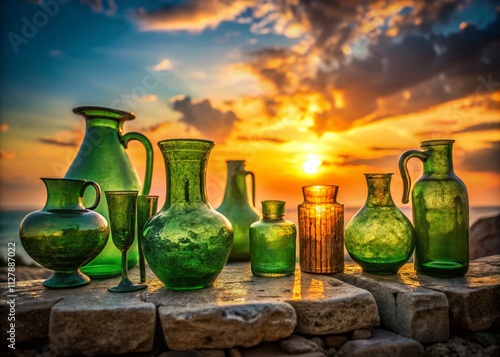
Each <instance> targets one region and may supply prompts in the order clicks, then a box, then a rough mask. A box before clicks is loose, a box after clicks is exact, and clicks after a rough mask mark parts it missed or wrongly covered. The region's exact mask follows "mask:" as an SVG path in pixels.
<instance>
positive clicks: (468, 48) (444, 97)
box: [249, 0, 500, 134]
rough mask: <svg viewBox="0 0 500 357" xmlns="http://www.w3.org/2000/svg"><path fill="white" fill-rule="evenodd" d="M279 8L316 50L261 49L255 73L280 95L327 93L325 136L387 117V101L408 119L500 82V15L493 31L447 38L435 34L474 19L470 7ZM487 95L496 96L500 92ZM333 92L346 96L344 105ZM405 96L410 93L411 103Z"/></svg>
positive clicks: (312, 4) (321, 127) (347, 4)
mask: <svg viewBox="0 0 500 357" xmlns="http://www.w3.org/2000/svg"><path fill="white" fill-rule="evenodd" d="M486 3H488V2H486ZM279 4H280V7H279V8H280V10H281V13H282V16H283V17H287V19H288V21H289V23H293V22H295V23H297V24H300V25H301V26H302V27H303V28H304V31H306V32H307V33H308V34H309V35H310V36H312V38H313V41H314V42H313V44H312V46H310V48H309V49H308V50H307V51H305V52H303V53H301V54H299V53H295V52H293V51H292V50H288V49H277V48H264V49H261V50H259V51H257V52H254V53H252V54H251V57H250V61H249V65H250V67H251V68H252V69H253V71H254V73H256V74H258V75H259V76H260V77H261V78H262V79H264V80H266V81H267V82H270V83H273V85H274V87H275V88H276V89H277V90H278V92H279V93H287V94H290V95H294V94H295V93H298V92H307V91H316V92H319V93H321V94H322V95H323V98H324V100H325V101H327V102H329V103H330V105H329V106H328V107H329V109H326V110H322V111H320V112H318V113H317V114H316V117H315V126H314V129H315V131H316V132H318V133H319V134H321V133H323V132H325V131H340V130H346V129H349V128H350V127H351V126H352V125H353V123H354V122H355V121H356V120H358V119H361V118H364V117H366V116H369V115H373V114H374V113H375V112H376V111H377V110H378V109H380V100H381V99H387V100H388V101H389V106H390V107H391V108H392V110H391V113H390V114H392V115H400V114H406V113H409V112H414V111H418V110H424V109H427V108H429V107H430V106H432V105H437V104H440V103H443V102H447V101H450V100H453V99H457V98H461V97H464V96H467V95H471V94H485V92H486V91H485V90H483V91H482V93H476V92H477V91H478V88H479V89H481V87H479V86H480V84H481V81H480V78H481V76H483V77H484V78H486V76H493V77H494V78H500V13H497V15H496V17H495V18H494V19H493V20H492V21H491V22H490V23H489V24H487V25H486V26H481V27H479V26H476V25H474V24H473V21H472V20H473V18H471V20H470V21H467V19H465V20H464V21H465V22H466V23H467V26H465V25H464V26H461V29H459V28H458V27H457V28H456V29H455V30H452V31H450V29H451V28H449V29H448V30H447V32H446V33H437V32H436V31H435V29H434V28H433V26H435V25H436V24H440V25H441V26H442V28H444V27H445V26H446V25H447V23H448V21H450V19H451V18H453V17H454V16H453V15H456V14H457V12H458V11H462V12H461V13H460V16H461V17H466V16H467V14H468V13H472V11H470V10H467V9H465V8H466V7H467V6H469V3H467V2H465V1H453V2H450V1H419V2H417V1H416V2H414V4H413V5H412V7H406V8H400V7H398V6H397V5H398V2H397V1H389V0H387V1H385V7H384V8H381V7H380V3H379V2H370V1H347V0H337V1H320V0H307V1H306V0H302V1H298V2H293V3H292V2H287V1H283V2H280V3H279ZM491 4H492V5H491V8H492V10H493V11H495V6H494V2H491ZM398 8H400V10H399V11H396V12H392V13H391V12H390V11H391V10H385V9H398ZM464 9H465V10H464ZM374 14H375V15H374ZM376 16H379V18H378V19H377V18H376V19H373V18H374V17H376ZM361 28H364V30H363V31H360V29H361ZM392 30H395V31H396V33H397V35H394V34H391V33H390V31H392ZM363 43H364V44H363ZM311 53H314V54H315V55H317V56H319V57H320V58H321V60H322V65H321V66H320V68H319V70H318V72H317V74H316V75H315V76H311V75H308V74H307V73H306V72H304V70H303V68H304V66H305V64H306V63H307V58H308V57H309V56H310V54H311ZM353 53H354V54H353ZM497 81H498V80H497ZM486 89H487V90H488V91H489V92H493V91H496V90H499V89H500V85H496V86H490V87H489V88H486ZM334 91H341V92H342V100H341V102H339V99H338V97H336V96H334V95H332V93H333V92H334ZM403 91H407V92H408V98H407V99H406V100H403V99H402V97H401V93H402V92H403ZM386 114H389V113H386ZM380 118H383V116H381V117H380Z"/></svg>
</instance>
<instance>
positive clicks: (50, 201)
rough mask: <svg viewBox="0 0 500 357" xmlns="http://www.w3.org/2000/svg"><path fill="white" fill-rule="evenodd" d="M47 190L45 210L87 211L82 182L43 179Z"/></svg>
mask: <svg viewBox="0 0 500 357" xmlns="http://www.w3.org/2000/svg"><path fill="white" fill-rule="evenodd" d="M42 180H43V182H44V183H45V187H46V188H47V200H46V202H45V206H44V207H43V210H46V211H49V210H68V211H69V210H85V207H84V206H83V198H82V196H81V190H82V187H83V182H84V181H81V180H70V179H42Z"/></svg>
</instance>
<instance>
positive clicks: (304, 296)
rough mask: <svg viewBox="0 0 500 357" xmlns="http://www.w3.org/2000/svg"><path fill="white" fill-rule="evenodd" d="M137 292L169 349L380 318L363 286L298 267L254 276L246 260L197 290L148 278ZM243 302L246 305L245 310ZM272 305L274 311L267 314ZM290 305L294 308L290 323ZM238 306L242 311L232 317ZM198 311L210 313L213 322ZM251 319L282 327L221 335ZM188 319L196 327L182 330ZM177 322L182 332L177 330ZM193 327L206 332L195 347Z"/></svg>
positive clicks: (326, 329) (251, 341)
mask: <svg viewBox="0 0 500 357" xmlns="http://www.w3.org/2000/svg"><path fill="white" fill-rule="evenodd" d="M148 283H149V282H148ZM143 298H144V300H145V301H148V302H153V303H154V304H155V305H157V306H158V311H159V316H160V320H161V322H162V328H163V333H164V336H165V339H166V341H167V344H168V345H169V347H170V348H172V349H187V348H206V347H207V343H208V344H210V348H229V347H233V346H244V347H250V346H253V345H256V344H258V343H260V342H262V341H273V340H276V339H278V338H283V337H287V336H289V335H290V334H291V333H292V332H293V330H294V329H295V331H297V332H301V333H311V334H332V333H341V332H346V331H352V330H354V329H357V328H366V327H372V326H377V325H378V324H379V323H380V320H379V317H378V313H377V306H376V303H375V300H374V299H373V297H372V296H371V294H370V293H369V292H367V291H366V290H363V289H360V288H356V287H354V286H351V285H349V284H346V283H343V282H341V281H340V280H337V279H334V278H332V277H328V276H317V275H311V274H305V273H301V272H300V270H299V269H296V271H295V275H292V276H287V277H280V278H263V277H257V276H253V275H252V273H251V270H250V264H249V263H242V264H231V265H228V266H226V267H225V268H224V270H223V271H222V273H221V275H220V276H219V277H218V278H217V280H216V281H215V283H214V286H213V287H210V288H206V289H203V290H194V291H171V290H168V289H166V288H165V287H164V286H163V284H161V282H159V281H158V280H157V279H153V280H152V281H151V283H149V287H148V290H147V291H146V292H145V293H144V294H143ZM245 306H251V307H252V308H251V309H250V310H248V311H245V309H246V307H245ZM286 306H289V307H290V309H291V310H290V309H287V308H286ZM273 309H274V310H276V311H277V312H279V313H278V314H276V315H273V314H271V311H272V310H273ZM292 310H293V311H294V313H295V314H296V323H295V326H293V328H291V327H292V325H291V321H292V317H291V315H290V314H291V311H292ZM238 311H242V314H243V316H241V317H239V318H236V315H237V314H238ZM252 311H253V312H252ZM286 311H290V313H286ZM176 314H178V316H176ZM252 314H254V315H252ZM204 316H205V317H207V316H211V317H212V318H215V319H216V321H218V323H213V321H212V320H211V319H208V318H204ZM247 316H254V317H253V318H247ZM277 317H279V318H280V319H282V321H279V320H276V318H277ZM253 319H255V323H256V324H259V325H260V324H262V326H264V325H265V324H269V325H275V326H283V331H286V333H285V332H283V333H282V334H281V335H280V337H278V335H276V333H275V332H274V333H271V331H267V332H266V333H265V334H260V335H258V336H257V335H255V334H256V333H257V332H256V331H253V334H254V335H250V336H248V335H244V334H241V336H233V338H232V339H229V338H228V337H227V336H226V334H227V333H228V331H231V332H232V333H233V334H234V331H238V330H242V331H247V330H249V326H251V324H252V323H253V321H254V320H253ZM194 321H196V326H197V331H194V330H193V329H189V330H184V326H188V325H189V324H190V323H194ZM249 321H250V322H249ZM257 321H258V322H257ZM265 321H267V322H265ZM181 328H182V331H183V333H182V334H179V330H180V329H181ZM198 330H201V331H206V333H208V332H210V336H211V337H210V338H209V339H208V340H206V341H205V342H203V343H202V344H201V345H200V347H193V345H192V344H193V343H195V344H196V343H200V342H199V339H200V335H199V332H198ZM254 330H255V329H254ZM181 335H182V336H181ZM217 336H219V338H217ZM215 341H216V342H215ZM188 345H189V346H188Z"/></svg>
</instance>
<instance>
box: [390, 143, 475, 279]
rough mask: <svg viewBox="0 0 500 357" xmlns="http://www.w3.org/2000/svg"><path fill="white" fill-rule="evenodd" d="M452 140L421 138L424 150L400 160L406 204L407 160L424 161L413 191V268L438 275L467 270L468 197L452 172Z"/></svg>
mask: <svg viewBox="0 0 500 357" xmlns="http://www.w3.org/2000/svg"><path fill="white" fill-rule="evenodd" d="M454 142H455V141H454V140H428V141H423V142H422V144H421V148H422V149H423V151H419V150H410V151H407V152H405V153H404V154H403V155H401V158H400V160H399V170H400V172H401V176H402V178H403V199H402V202H403V203H408V201H409V195H410V187H411V181H410V175H409V173H408V168H407V166H406V165H407V162H408V160H409V159H411V158H414V157H416V158H418V159H420V160H421V161H422V162H423V164H424V172H423V174H422V175H421V176H420V178H419V179H418V180H417V182H415V185H414V186H413V191H412V203H413V205H412V210H413V225H414V226H415V230H416V232H417V243H416V246H415V270H417V271H418V272H421V273H424V274H428V275H431V276H437V277H459V276H463V275H465V274H466V273H467V270H468V269H469V200H468V195H467V188H466V187H465V184H464V183H463V181H462V180H461V179H460V178H458V176H457V175H455V172H454V171H453V160H452V146H453V143H454Z"/></svg>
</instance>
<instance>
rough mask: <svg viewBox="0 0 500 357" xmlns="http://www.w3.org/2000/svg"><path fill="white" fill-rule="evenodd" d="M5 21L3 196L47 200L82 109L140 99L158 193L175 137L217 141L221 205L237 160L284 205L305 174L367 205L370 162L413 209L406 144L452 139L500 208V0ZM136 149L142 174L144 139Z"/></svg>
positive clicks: (216, 200)
mask: <svg viewBox="0 0 500 357" xmlns="http://www.w3.org/2000/svg"><path fill="white" fill-rule="evenodd" d="M0 23H1V25H0V26H1V38H2V45H1V60H0V69H1V73H0V80H1V82H0V84H1V88H0V183H1V191H0V208H2V209H14V208H40V207H41V206H42V204H43V202H44V201H45V189H44V186H43V184H42V182H41V181H40V180H39V177H62V176H64V174H65V172H66V170H67V168H68V167H69V165H70V164H71V162H72V161H73V159H74V157H75V155H76V152H77V150H78V148H79V146H80V144H81V141H82V137H83V130H84V127H85V126H84V120H83V119H82V118H81V117H79V116H76V115H74V114H73V113H72V108H74V107H77V106H81V105H98V106H105V107H112V108H116V109H121V110H126V111H133V112H134V113H135V115H136V117H137V118H136V119H135V120H133V121H131V122H127V123H126V124H125V131H140V132H142V133H143V134H145V135H146V136H147V137H148V138H149V139H150V140H151V142H152V143H153V145H154V147H155V168H154V173H153V186H152V190H151V193H152V194H157V195H159V196H160V203H161V202H163V200H164V196H165V173H164V170H165V169H164V164H163V160H162V156H161V154H160V151H159V149H158V147H157V146H156V143H157V142H158V141H160V140H163V139H168V138H181V137H185V138H204V139H210V140H213V141H215V143H216V145H215V148H214V150H213V151H212V154H211V157H210V163H209V169H208V178H207V180H208V195H209V201H210V203H211V204H212V205H213V206H214V207H218V206H219V204H220V202H221V200H222V196H223V193H224V185H225V180H226V164H225V160H228V159H245V160H247V163H246V168H247V169H248V170H252V171H254V172H255V175H256V180H257V202H260V201H261V200H264V199H282V200H285V201H287V207H288V208H292V207H296V206H297V204H299V203H300V202H302V201H303V198H302V193H301V187H302V186H304V185H311V184H336V185H339V186H340V191H339V196H338V200H339V202H341V203H344V204H345V205H346V206H352V207H356V206H357V207H359V206H361V205H362V204H363V202H364V200H365V198H366V185H365V179H364V176H363V173H365V172H394V177H393V181H392V182H393V183H392V193H393V197H394V200H395V201H396V203H397V204H398V205H399V206H402V204H401V189H402V183H401V177H400V176H399V173H398V168H397V163H398V159H399V156H400V155H401V154H402V153H403V152H404V151H406V150H409V149H418V148H419V146H420V142H421V141H423V140H430V139H454V140H456V142H455V145H454V163H455V170H456V173H457V174H458V175H459V176H460V177H461V178H462V179H463V180H464V182H465V183H466V185H467V187H468V189H469V198H470V204H471V206H484V205H489V206H500V181H499V179H500V1H493V0H490V1H487V0H478V1H471V0H462V1H460V0H457V1H449V0H446V1H444V0H442V1H389V0H387V1H352V0H349V1H348V0H343V1H341V0H330V1H327V0H321V1H320V0H310V1H306V0H302V1H301V0H280V1H264V0H262V1H259V0H256V1H249V0H248V1H247V0H240V1H238V0H234V1H233V0H187V1H174V0H170V1H166V0H149V1H135V0H101V1H99V0H94V1H92V0H79V1H78V0H71V1H70V0H43V1H42V0H39V1H35V0H34V1H20V0H4V1H2V2H1V20H0ZM128 153H129V156H130V158H131V161H132V162H133V164H134V166H135V167H136V168H137V171H138V172H139V175H140V176H141V177H142V176H143V170H144V166H145V160H144V150H143V148H142V147H141V146H140V144H138V143H136V142H132V143H131V144H130V147H129V149H128ZM410 166H411V167H410V169H411V174H412V178H413V180H415V179H416V178H417V177H418V176H419V175H420V172H421V170H422V166H421V164H420V163H419V162H417V161H415V162H412V164H411V165H410ZM257 206H258V208H259V210H260V204H258V205H257Z"/></svg>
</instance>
